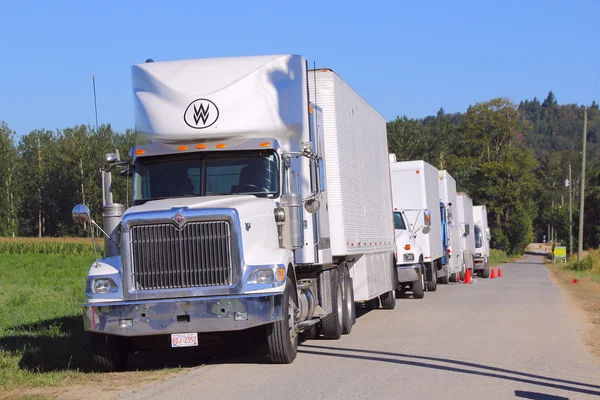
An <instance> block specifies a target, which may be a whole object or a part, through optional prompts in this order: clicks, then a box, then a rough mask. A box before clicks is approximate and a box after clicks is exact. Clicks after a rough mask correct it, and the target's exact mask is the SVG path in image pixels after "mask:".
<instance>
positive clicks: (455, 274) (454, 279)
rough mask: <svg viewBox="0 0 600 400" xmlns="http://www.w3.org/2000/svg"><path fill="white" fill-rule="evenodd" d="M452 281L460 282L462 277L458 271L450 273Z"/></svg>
mask: <svg viewBox="0 0 600 400" xmlns="http://www.w3.org/2000/svg"><path fill="white" fill-rule="evenodd" d="M450 282H454V283H459V282H460V278H459V276H458V272H453V273H452V274H451V275H450Z"/></svg>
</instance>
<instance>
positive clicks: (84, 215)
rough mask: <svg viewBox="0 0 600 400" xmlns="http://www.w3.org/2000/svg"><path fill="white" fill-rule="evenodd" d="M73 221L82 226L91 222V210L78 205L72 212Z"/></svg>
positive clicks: (83, 205)
mask: <svg viewBox="0 0 600 400" xmlns="http://www.w3.org/2000/svg"><path fill="white" fill-rule="evenodd" d="M71 214H72V216H73V220H74V221H75V222H78V223H80V224H83V223H86V222H89V220H90V218H91V217H90V209H89V208H88V206H86V205H85V204H77V205H76V206H75V207H73V211H72V213H71Z"/></svg>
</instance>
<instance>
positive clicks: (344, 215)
mask: <svg viewBox="0 0 600 400" xmlns="http://www.w3.org/2000/svg"><path fill="white" fill-rule="evenodd" d="M308 76H309V92H310V96H311V97H310V98H311V102H312V103H313V104H315V105H316V106H318V107H320V108H321V109H322V110H323V135H324V142H325V164H326V168H327V172H326V183H327V196H328V210H329V222H330V229H331V248H332V253H333V256H334V257H335V256H348V255H356V258H355V263H354V266H353V267H352V269H351V271H350V273H351V274H352V275H353V278H354V290H355V293H354V295H355V299H356V300H357V301H366V300H369V299H372V298H374V297H376V296H378V295H381V294H383V293H385V292H387V291H389V290H391V289H392V287H393V286H395V285H396V283H395V282H394V280H395V278H394V276H393V254H394V251H395V238H394V221H393V212H392V192H391V190H392V189H391V182H390V172H389V151H388V145H387V131H386V121H385V118H383V117H382V116H381V115H380V114H379V113H377V111H375V110H374V109H373V107H371V106H370V105H369V104H368V103H367V102H366V101H365V100H364V99H363V98H362V97H361V96H360V95H359V94H358V93H356V92H355V91H354V90H353V89H352V88H351V87H350V86H349V85H348V84H347V83H346V82H344V81H343V80H342V78H340V76H339V75H337V74H336V73H335V72H333V71H332V70H330V69H322V70H313V71H310V72H309V74H308ZM388 265H389V268H388V267H387V266H388Z"/></svg>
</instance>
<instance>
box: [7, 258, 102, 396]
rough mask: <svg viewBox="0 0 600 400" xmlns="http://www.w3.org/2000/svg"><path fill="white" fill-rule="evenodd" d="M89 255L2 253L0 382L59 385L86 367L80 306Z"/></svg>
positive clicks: (14, 384)
mask: <svg viewBox="0 0 600 400" xmlns="http://www.w3.org/2000/svg"><path fill="white" fill-rule="evenodd" d="M92 262H93V257H89V256H73V255H68V256H67V255H58V254H0V288H2V289H1V290H0V386H1V387H5V388H11V387H12V388H14V387H18V386H27V387H36V386H47V385H60V384H61V383H62V382H64V381H66V380H68V379H70V378H72V377H75V376H76V375H81V374H83V373H84V371H89V370H90V366H89V358H87V357H86V355H85V353H86V352H85V340H84V333H83V325H82V318H81V304H83V303H84V301H85V279H86V274H87V270H88V269H89V267H90V265H91V263H92Z"/></svg>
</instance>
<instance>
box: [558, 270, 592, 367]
mask: <svg viewBox="0 0 600 400" xmlns="http://www.w3.org/2000/svg"><path fill="white" fill-rule="evenodd" d="M546 266H547V267H548V269H549V270H550V278H551V279H552V280H553V281H554V282H555V283H556V284H558V286H559V287H561V288H562V289H564V291H565V292H566V293H567V294H568V296H566V297H567V299H568V307H569V309H570V310H572V311H573V314H574V315H575V316H576V319H577V322H578V325H579V328H580V329H579V331H580V333H581V338H582V340H583V342H584V343H585V345H586V347H587V348H588V349H589V351H590V352H591V353H592V354H593V355H595V356H596V357H597V358H598V360H599V361H600V340H598V339H600V283H598V282H594V281H593V280H592V279H590V278H588V277H581V276H576V274H574V273H572V272H570V271H566V270H564V269H562V266H561V265H560V264H552V262H549V263H546ZM573 279H577V283H573Z"/></svg>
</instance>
